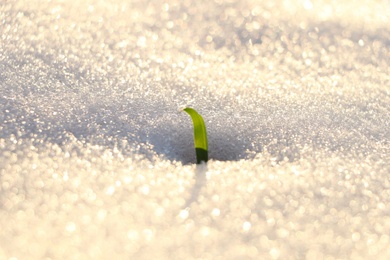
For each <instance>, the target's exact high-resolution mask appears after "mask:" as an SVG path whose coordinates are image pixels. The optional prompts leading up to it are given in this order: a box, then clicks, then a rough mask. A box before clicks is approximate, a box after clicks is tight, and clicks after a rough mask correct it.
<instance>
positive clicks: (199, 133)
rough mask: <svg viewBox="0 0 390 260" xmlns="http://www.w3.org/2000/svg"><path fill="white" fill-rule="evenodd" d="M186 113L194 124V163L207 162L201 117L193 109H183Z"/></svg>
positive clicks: (205, 140) (204, 127) (205, 141)
mask: <svg viewBox="0 0 390 260" xmlns="http://www.w3.org/2000/svg"><path fill="white" fill-rule="evenodd" d="M183 110H184V111H185V112H187V113H188V114H189V115H190V116H191V118H192V123H193V124H194V145H195V152H196V163H197V164H200V163H201V162H202V161H204V162H207V161H208V159H209V154H208V144H207V132H206V125H205V124H204V120H203V118H202V116H201V115H199V114H198V112H196V111H195V110H194V109H192V108H190V107H187V108H185V109H183Z"/></svg>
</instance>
